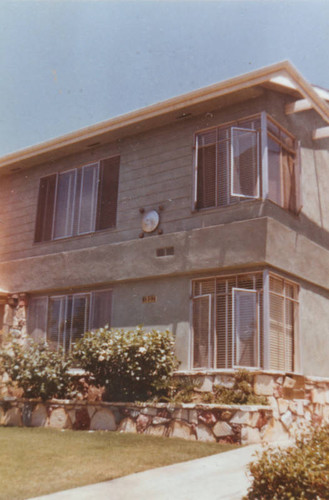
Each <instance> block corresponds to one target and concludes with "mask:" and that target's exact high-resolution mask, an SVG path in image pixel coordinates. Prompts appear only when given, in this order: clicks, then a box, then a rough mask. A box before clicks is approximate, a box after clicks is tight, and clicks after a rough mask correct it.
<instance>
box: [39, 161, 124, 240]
mask: <svg viewBox="0 0 329 500" xmlns="http://www.w3.org/2000/svg"><path fill="white" fill-rule="evenodd" d="M119 164H120V158H119V157H118V156H116V157H113V158H108V159H106V160H102V161H101V162H99V163H93V164H90V165H85V166H83V167H80V168H75V169H72V170H68V171H66V172H62V173H57V174H53V175H49V176H47V177H43V178H42V179H41V180H40V187H39V197H38V208H37V220H36V230H35V241H36V242H41V241H49V240H56V239H60V238H67V237H69V236H75V235H81V234H86V233H91V232H94V231H98V230H101V229H107V228H111V227H115V225H116V212H117V198H118V181H119Z"/></svg>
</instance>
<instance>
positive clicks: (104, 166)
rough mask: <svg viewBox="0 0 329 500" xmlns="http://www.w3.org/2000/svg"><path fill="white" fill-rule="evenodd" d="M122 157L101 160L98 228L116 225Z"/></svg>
mask: <svg viewBox="0 0 329 500" xmlns="http://www.w3.org/2000/svg"><path fill="white" fill-rule="evenodd" d="M119 167H120V157H119V156H116V157H113V158H108V159H106V160H103V161H101V164H100V175H99V187H98V203H97V222H96V229H97V230H101V229H107V228H110V227H115V226H116V218H117V202H118V186H119Z"/></svg>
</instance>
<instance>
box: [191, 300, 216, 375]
mask: <svg viewBox="0 0 329 500" xmlns="http://www.w3.org/2000/svg"><path fill="white" fill-rule="evenodd" d="M212 350H213V349H212V341H211V295H202V296H199V297H194V298H193V367H194V368H211V367H212V360H211V358H212Z"/></svg>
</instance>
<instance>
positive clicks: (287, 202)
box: [194, 113, 301, 213]
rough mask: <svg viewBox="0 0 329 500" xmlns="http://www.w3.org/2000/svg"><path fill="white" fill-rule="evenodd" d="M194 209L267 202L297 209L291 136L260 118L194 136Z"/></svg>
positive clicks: (296, 170)
mask: <svg viewBox="0 0 329 500" xmlns="http://www.w3.org/2000/svg"><path fill="white" fill-rule="evenodd" d="M195 160H196V161H195V174H196V181H195V200H194V202H195V208H197V209H203V208H211V207H222V206H226V205H230V204H233V203H236V202H238V201H239V200H240V201H241V200H247V199H257V198H263V199H265V198H268V199H270V200H272V201H273V202H275V203H277V204H278V205H280V206H282V207H283V208H286V209H288V210H290V211H293V212H296V213H298V212H299V211H300V208H301V201H300V189H299V183H300V179H299V164H298V162H297V145H296V141H295V139H294V137H293V136H292V135H291V134H290V133H289V132H287V131H286V130H284V129H283V128H282V127H281V126H280V125H279V124H277V123H276V122H275V121H274V120H273V119H272V118H270V117H269V116H267V115H266V113H262V114H260V115H256V116H253V117H251V118H248V119H243V120H239V121H236V122H231V123H228V124H225V125H221V126H219V127H214V128H211V129H208V130H205V131H203V132H199V133H197V134H196V156H195Z"/></svg>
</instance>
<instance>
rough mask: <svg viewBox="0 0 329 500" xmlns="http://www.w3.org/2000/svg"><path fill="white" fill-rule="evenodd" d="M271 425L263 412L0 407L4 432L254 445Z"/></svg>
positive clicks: (55, 404) (86, 405) (189, 407)
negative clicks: (115, 434) (100, 433)
mask: <svg viewBox="0 0 329 500" xmlns="http://www.w3.org/2000/svg"><path fill="white" fill-rule="evenodd" d="M271 420H272V410H271V409H270V408H269V407H267V406H238V405H205V404H199V405H195V404H177V405H171V404H167V403H157V404H153V405H150V404H146V403H144V404H128V403H105V402H104V403H103V402H102V403H100V402H96V403H90V402H86V401H80V402H79V401H77V402H72V401H61V400H58V401H56V400H54V401H49V402H40V401H34V400H24V399H10V400H8V399H7V400H2V401H0V423H1V424H2V425H6V426H22V425H25V426H29V427H54V428H57V429H76V430H109V431H120V432H138V433H141V434H150V435H154V436H166V437H179V438H184V439H190V440H199V441H209V442H216V441H217V442H226V443H242V444H247V443H253V442H259V441H260V436H263V438H264V439H265V440H267V441H268V440H271V435H270V434H271V430H272V427H271Z"/></svg>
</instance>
